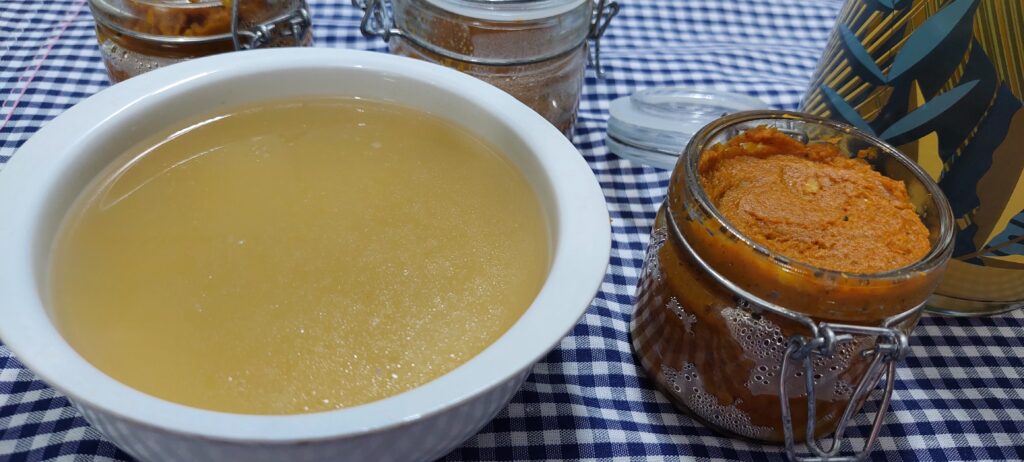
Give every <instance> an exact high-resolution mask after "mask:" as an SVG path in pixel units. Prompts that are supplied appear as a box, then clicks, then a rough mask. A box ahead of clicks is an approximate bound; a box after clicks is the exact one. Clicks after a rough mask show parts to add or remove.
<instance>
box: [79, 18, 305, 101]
mask: <svg viewBox="0 0 1024 462" xmlns="http://www.w3.org/2000/svg"><path fill="white" fill-rule="evenodd" d="M89 7H90V9H91V10H92V15H93V17H94V18H95V19H96V39H97V41H98V42H99V47H100V54H101V55H102V56H103V64H104V65H105V66H106V67H107V72H108V73H109V74H110V79H111V80H112V81H113V82H115V83H116V82H120V81H122V80H125V79H128V78H130V77H134V76H136V75H139V74H142V73H144V72H146V71H150V70H153V69H156V68H158V67H163V66H166V65H168V64H173V63H176V62H179V61H184V60H186V59H189V58H197V57H200V56H207V55H212V54H217V53H223V52H227V51H234V50H241V49H247V48H258V47H283V46H300V45H310V44H312V33H311V29H310V19H309V12H308V10H307V8H306V2H305V0H238V1H235V2H232V1H231V0H194V1H190V0H89Z"/></svg>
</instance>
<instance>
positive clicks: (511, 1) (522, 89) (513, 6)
mask: <svg viewBox="0 0 1024 462" xmlns="http://www.w3.org/2000/svg"><path fill="white" fill-rule="evenodd" d="M354 3H356V4H357V5H359V6H361V7H362V8H364V9H365V10H366V16H365V17H364V19H363V24H362V31H363V33H364V34H365V35H380V36H382V37H384V39H385V40H387V42H388V46H389V48H390V49H391V52H393V53H395V54H399V55H403V56H409V57H412V58H417V59H422V60H426V61H430V62H434V63H437V64H441V65H444V66H448V67H451V68H454V69H458V70H460V71H462V72H465V73H467V74H469V75H472V76H473V77H476V78H478V79H481V80H483V81H485V82H487V83H490V84H492V85H494V86H496V87H498V88H501V89H502V90H505V91H506V92H508V93H509V94H511V95H512V96H515V97H516V99H518V100H519V101H522V102H523V103H524V104H526V105H527V106H529V107H530V108H531V109H533V110H534V111H536V112H537V113H538V114H540V115H541V116H543V117H544V118H545V119H547V120H548V121H549V122H551V124H552V125H554V126H555V127H556V128H558V129H559V130H560V131H561V132H562V133H564V134H566V135H569V134H570V133H571V132H572V128H573V125H574V124H575V122H576V111H577V109H578V107H579V101H580V95H581V93H582V89H583V80H584V73H585V70H586V66H587V62H588V58H589V49H588V44H587V40H588V39H594V40H595V44H596V43H598V42H597V40H599V38H600V36H601V34H602V33H603V31H604V28H605V27H607V25H608V21H610V20H611V17H612V16H614V15H615V14H616V13H617V12H618V4H617V3H616V2H614V1H605V0H597V1H594V0H532V1H529V0H527V1H524V0H355V2H354ZM595 48H597V47H596V45H595ZM595 56H596V55H595Z"/></svg>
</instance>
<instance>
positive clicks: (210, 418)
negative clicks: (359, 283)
mask: <svg viewBox="0 0 1024 462" xmlns="http://www.w3.org/2000/svg"><path fill="white" fill-rule="evenodd" d="M310 68H314V69H318V70H321V69H322V70H326V71H330V72H339V73H345V72H371V73H383V74H387V75H388V76H389V77H390V78H398V79H408V80H411V81H416V82H419V83H421V84H427V85H432V86H435V87H437V88H439V89H441V90H443V91H448V92H454V93H457V94H460V95H463V96H465V97H466V98H467V99H468V100H470V101H471V102H472V104H473V105H475V106H479V107H480V108H481V109H483V110H486V111H487V112H489V113H490V114H491V115H493V116H494V117H495V118H496V119H497V120H500V121H501V123H502V125H503V126H504V128H506V129H507V130H510V131H511V132H512V133H514V134H515V135H516V136H518V137H519V138H520V139H522V141H523V143H524V144H525V145H527V146H529V148H530V151H531V152H532V153H533V155H532V157H533V158H534V159H533V160H534V161H535V162H537V164H539V165H540V166H541V167H542V168H543V172H544V173H546V174H547V176H548V178H547V181H548V183H549V187H550V191H551V193H550V194H551V196H552V197H553V198H554V203H553V204H550V205H548V206H547V207H553V208H554V210H552V211H551V212H552V213H551V214H549V216H554V217H556V221H557V223H549V229H550V230H551V232H552V236H551V242H552V255H551V265H550V270H549V273H548V277H547V279H546V280H545V282H544V284H543V286H542V287H541V290H540V292H539V293H538V295H537V297H536V299H535V300H534V302H533V303H532V304H531V305H530V307H529V308H528V309H527V310H526V312H524V314H523V315H522V316H521V317H520V319H519V320H518V321H517V322H516V323H515V324H514V325H513V326H512V327H511V328H510V329H509V330H508V331H507V332H505V333H504V334H503V335H502V336H501V337H500V338H499V339H498V340H497V341H495V342H494V343H493V344H491V345H490V346H489V347H488V348H486V349H485V350H484V351H483V352H481V353H479V354H478V355H477V356H475V357H473V358H472V359H470V360H469V361H467V362H466V363H464V364H462V365H461V366H459V367H457V368H456V369H454V370H453V371H451V372H449V373H447V374H445V375H443V376H441V377H439V378H437V379H435V380H433V381H431V382H428V383H426V384H424V385H421V386H420V387H417V388H414V389H412V390H409V391H406V392H404V393H401V394H398V395H394V396H391V397H388V398H385V399H382V400H379V401H374V402H371V403H367V404H363V405H359V406H354V407H350V408H345V409H340V410H333V411H325V412H317V413H309V414H294V415H247V414H231V413H225V412H219V411H211V410H205V409H198V408H193V407H189V406H185V405H181V404H177V403H173V402H170V401H166V400H163V399H160V398H156V397H153V396H150V395H147V394H144V393H142V392H140V391H137V390H135V389H133V388H131V387H128V386H127V385H124V384H122V383H120V382H117V381H116V380H114V379H113V378H111V377H109V376H107V375H106V374H104V373H102V372H101V371H99V370H98V369H96V368H95V367H93V366H92V365H91V364H90V363H88V362H87V361H86V360H85V359H83V358H82V357H81V356H79V355H78V353H77V352H75V351H74V350H73V349H72V348H71V347H70V345H68V344H67V342H66V341H65V340H64V339H63V337H61V336H60V334H59V332H58V331H57V330H56V327H55V326H54V325H53V323H52V322H51V320H50V318H49V316H48V315H47V313H46V308H45V303H44V301H43V300H44V297H45V295H44V294H41V293H39V292H40V291H39V290H37V289H38V287H39V284H38V279H37V275H36V273H37V271H35V270H34V268H35V267H36V266H37V265H38V263H37V260H35V258H34V257H33V253H32V250H31V249H32V248H33V247H34V246H35V244H36V243H37V242H38V241H39V239H42V237H40V238H35V237H34V233H33V231H34V230H35V228H37V227H38V223H39V222H40V221H41V220H42V217H43V216H44V215H45V213H44V212H45V210H44V207H42V206H44V205H45V204H47V202H46V199H47V196H49V195H50V194H51V193H52V192H53V191H54V188H55V187H56V186H57V185H56V184H55V183H56V182H55V181H53V180H54V179H55V178H57V177H58V176H59V174H60V172H61V171H63V169H66V168H67V166H68V165H70V164H71V163H72V162H74V161H76V160H79V159H80V158H84V157H87V156H89V155H90V152H92V151H90V150H88V149H87V147H88V145H89V144H90V143H88V142H85V141H87V140H89V139H90V136H93V135H95V134H96V132H99V131H102V130H100V128H101V127H110V126H111V124H114V126H116V125H117V124H124V123H126V122H128V121H130V120H131V118H132V117H133V116H138V115H139V114H135V113H137V112H140V111H142V110H143V109H144V108H145V107H146V103H147V102H151V101H153V100H155V99H159V98H168V97H171V96H173V95H175V94H182V93H183V92H188V91H193V90H195V89H196V88H197V87H203V86H205V85H214V84H216V83H217V82H223V81H225V80H227V79H238V78H240V77H244V76H246V75H247V74H250V73H253V72H260V73H266V72H272V73H286V72H288V71H289V70H291V71H294V70H295V69H310ZM320 94H322V93H320ZM262 98H266V99H272V96H269V97H256V98H254V99H253V100H260V99H262ZM150 109H152V108H151V107H150ZM93 155H95V154H93ZM47 178H49V181H47ZM64 212H66V210H65V209H62V210H60V211H59V212H54V213H61V214H63V213H64ZM0 216H2V217H4V218H5V220H0V255H5V256H6V257H5V258H0V293H3V294H5V297H4V299H3V300H2V301H0V319H3V320H4V322H2V323H0V339H2V340H3V342H4V343H5V344H6V345H7V347H8V348H9V349H10V350H11V351H12V352H13V354H14V356H15V357H16V358H17V359H18V360H19V361H20V362H21V363H22V364H24V365H25V366H26V367H27V368H28V369H30V370H32V371H33V372H34V373H35V374H36V375H37V377H38V378H40V379H41V380H43V381H45V382H46V383H48V384H49V385H50V386H51V387H53V388H55V389H57V390H59V391H61V392H62V393H64V394H65V395H66V396H67V397H68V398H69V400H70V401H71V402H72V404H75V405H76V406H77V407H80V408H87V409H89V410H92V411H99V412H101V413H104V414H109V415H114V416H116V417H119V418H120V419H123V420H126V421H129V422H132V423H134V424H137V425H141V426H146V427H150V428H154V429H158V430H163V431H167V432H172V433H177V434H180V435H185V436H189V437H196V438H202V439H207V440H217V441H229V442H238V443H266V444H284V443H300V442H312V441H317V440H326V439H339V438H345V437H353V436H357V435H362V434H366V433H372V432H378V431H382V430H386V429H390V428H394V427H398V426H403V425H408V424H411V423H413V422H416V421H417V420H420V419H422V418H425V417H428V416H431V415H435V414H438V413H443V412H445V411H447V410H450V409H452V408H455V407H457V406H459V405H461V404H464V403H466V402H469V401H472V400H473V399H474V398H476V397H479V396H481V395H483V394H484V393H485V392H487V391H489V390H491V389H494V388H495V387H497V386H500V385H501V384H503V383H505V382H507V381H508V380H509V379H512V378H514V377H516V376H517V374H521V373H525V372H526V371H527V370H528V369H529V368H530V367H532V366H533V364H534V363H535V362H537V361H538V360H539V359H540V358H542V357H543V356H544V355H545V354H547V353H548V351H550V350H551V349H552V348H553V347H555V346H556V345H557V344H558V343H559V342H560V341H561V339H562V338H563V337H564V336H565V335H566V334H567V333H568V332H569V331H570V330H571V329H572V328H573V327H574V326H575V325H576V323H577V322H578V320H579V319H580V317H581V316H582V315H583V313H584V312H585V311H586V309H587V308H588V307H589V306H590V304H591V301H592V300H593V298H594V296H595V294H596V293H597V291H598V289H599V288H600V286H601V284H602V282H603V280H604V276H605V272H606V269H607V265H608V262H609V258H610V252H611V249H610V247H611V230H610V222H609V215H608V210H607V208H606V203H605V200H604V195H603V193H602V191H601V188H600V186H599V184H598V182H597V180H596V178H595V177H594V175H593V172H592V171H591V170H590V167H589V166H588V165H587V163H586V161H585V160H584V159H583V157H582V156H581V155H580V154H579V152H578V151H577V150H576V148H575V147H574V146H573V145H572V143H570V142H569V141H568V140H567V139H566V138H565V137H564V136H563V135H562V134H561V133H560V132H559V131H558V130H557V129H556V128H554V127H553V126H551V125H550V124H548V123H547V122H546V121H545V120H544V119H543V118H542V117H541V116H539V115H537V114H536V113H535V112H533V111H532V110H531V109H529V108H528V107H527V106H525V105H524V104H522V103H520V102H519V101H517V100H516V99H515V98H513V97H512V96H510V95H508V94H507V93H504V92H502V91H501V90H498V89H497V88H495V87H493V86H491V85H489V84H487V83H484V82H483V81H480V80H477V79H474V78H472V77H469V76H467V75H465V74H462V73H459V72H457V71H455V70H451V69H448V68H445V67H442V66H438V65H434V64H430V63H426V62H422V61H417V60H413V59H408V58H403V57H398V56H393V55H389V54H384V53H376V52H366V51H355V50H339V49H326V48H279V49H266V50H254V51H246V52H243V53H229V54H224V55H217V56H212V57H207V58H200V59H195V60H191V61H186V62H183V63H180V64H176V65H173V66H168V67H165V68H162V69H158V70H155V71H152V72H149V73H146V74H143V75H141V76H139V77H135V78H132V79H130V80H127V81H125V82H122V83H121V84H118V85H114V86H112V87H110V88H108V89H106V90H103V91H101V92H99V93H97V94H95V95H93V96H90V97H89V98H87V99H85V100H84V101H82V102H80V103H78V104H76V105H75V106H74V107H72V108H70V109H68V110H67V111H65V112H64V113H63V114H61V115H59V116H58V117H56V118H55V119H53V120H51V121H50V122H48V123H47V124H46V125H45V126H43V127H42V128H41V129H40V130H39V131H38V132H37V133H36V134H34V135H33V136H32V138H31V139H30V140H29V141H28V142H26V143H25V144H24V145H23V146H22V147H21V148H20V149H19V150H18V152H17V153H16V155H14V156H13V158H12V159H10V161H9V162H8V163H7V164H6V166H5V167H4V168H3V169H2V170H0ZM45 238H52V236H46V237H45ZM47 245H49V243H47Z"/></svg>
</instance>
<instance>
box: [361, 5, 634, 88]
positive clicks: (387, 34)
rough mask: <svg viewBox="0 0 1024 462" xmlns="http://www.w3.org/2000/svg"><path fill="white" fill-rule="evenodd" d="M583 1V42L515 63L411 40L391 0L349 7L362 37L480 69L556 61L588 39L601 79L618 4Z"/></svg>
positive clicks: (590, 54) (592, 57) (589, 58)
mask: <svg viewBox="0 0 1024 462" xmlns="http://www.w3.org/2000/svg"><path fill="white" fill-rule="evenodd" d="M586 1H592V2H594V10H593V13H591V17H590V27H589V31H588V32H587V36H586V37H584V39H583V42H581V43H577V44H574V45H573V46H572V47H570V48H568V49H567V50H563V51H557V52H553V53H548V54H545V55H541V56H538V57H533V58H528V59H517V60H502V59H495V58H480V57H476V56H470V55H465V54H462V53H457V52H454V51H451V50H448V49H445V48H442V47H439V46H437V45H434V44H432V43H429V42H427V41H424V40H421V39H419V38H417V37H414V36H412V35H411V34H406V33H405V32H403V31H402V30H401V29H399V28H397V27H396V26H395V18H394V15H393V14H392V5H391V0H352V6H355V7H356V8H359V9H361V10H363V18H362V20H361V21H360V22H359V31H360V32H361V33H362V34H363V36H364V37H381V38H382V39H383V40H384V42H388V41H389V40H391V38H392V37H401V38H403V39H405V40H408V41H409V42H412V43H413V44H415V45H417V46H419V47H421V48H423V49H426V50H427V51H429V52H431V53H433V54H436V55H439V56H442V57H445V58H448V59H453V60H456V61H461V62H465V63H469V64H475V65H481V66H524V65H528V64H536V63H539V62H543V61H547V60H549V59H552V58H557V57H559V56H561V55H563V54H565V53H569V52H571V51H573V50H575V49H576V48H577V47H578V46H580V45H582V44H583V43H585V42H587V41H588V40H592V41H593V43H594V45H593V51H592V52H588V55H587V62H588V63H590V64H592V65H593V66H594V70H595V72H596V73H597V76H598V77H600V78H603V77H604V69H603V68H602V67H601V36H603V35H604V31H605V30H606V29H607V28H608V25H609V24H610V23H611V20H612V18H614V17H615V15H617V14H618V13H619V3H618V2H617V1H616V0H586Z"/></svg>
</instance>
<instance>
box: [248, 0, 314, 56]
mask: <svg viewBox="0 0 1024 462" xmlns="http://www.w3.org/2000/svg"><path fill="white" fill-rule="evenodd" d="M239 3H241V0H235V1H233V2H231V41H232V42H233V43H234V45H235V49H236V50H248V49H252V48H259V47H262V46H264V45H267V44H268V43H270V42H271V41H272V40H274V39H276V38H284V37H294V39H295V41H296V43H301V42H302V40H303V37H305V36H306V32H307V31H308V30H309V26H310V24H311V23H312V21H310V19H309V10H307V9H306V3H305V2H302V4H301V5H299V7H298V8H296V9H295V11H292V12H291V13H287V14H283V15H281V16H278V17H276V18H272V19H270V20H268V21H264V22H262V23H260V24H257V25H255V26H253V28H252V30H245V29H241V28H239V24H238V22H239V18H238V4H239Z"/></svg>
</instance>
